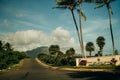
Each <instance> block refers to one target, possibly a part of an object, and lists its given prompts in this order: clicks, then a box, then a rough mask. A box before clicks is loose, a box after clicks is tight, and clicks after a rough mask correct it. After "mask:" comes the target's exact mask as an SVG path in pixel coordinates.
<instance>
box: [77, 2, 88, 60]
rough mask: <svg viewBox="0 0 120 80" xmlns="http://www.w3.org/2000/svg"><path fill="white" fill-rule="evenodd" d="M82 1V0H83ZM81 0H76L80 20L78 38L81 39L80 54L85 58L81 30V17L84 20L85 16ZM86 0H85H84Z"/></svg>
mask: <svg viewBox="0 0 120 80" xmlns="http://www.w3.org/2000/svg"><path fill="white" fill-rule="evenodd" d="M83 1H84V0H83ZM83 1H82V0H78V4H79V9H77V10H78V12H79V21H80V39H81V48H82V49H81V50H82V55H83V57H84V58H85V57H86V55H85V52H84V43H83V32H82V17H83V18H84V19H85V21H86V16H85V14H84V13H83V11H82V2H83ZM86 1H87V0H86Z"/></svg>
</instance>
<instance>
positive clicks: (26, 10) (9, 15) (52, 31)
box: [0, 0, 120, 55]
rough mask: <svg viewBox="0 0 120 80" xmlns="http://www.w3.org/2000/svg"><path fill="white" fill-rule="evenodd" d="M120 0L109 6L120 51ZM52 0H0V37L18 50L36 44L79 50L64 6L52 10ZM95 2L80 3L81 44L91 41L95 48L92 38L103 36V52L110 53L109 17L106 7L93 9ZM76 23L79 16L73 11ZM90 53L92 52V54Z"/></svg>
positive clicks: (36, 45) (75, 34)
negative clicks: (81, 12) (81, 15)
mask: <svg viewBox="0 0 120 80" xmlns="http://www.w3.org/2000/svg"><path fill="white" fill-rule="evenodd" d="M119 4H120V0H116V1H115V2H112V3H111V4H110V5H111V7H112V10H113V12H114V14H113V15H112V24H113V33H114V39H115V48H116V49H117V50H118V51H119V53H120V47H119V45H120V30H119V29H120V5H119ZM55 6H56V3H55V2H54V0H0V40H2V41H6V42H9V43H11V44H12V47H13V48H14V49H15V50H18V51H27V50H31V49H34V48H36V47H40V46H50V45H54V44H55V45H56V44H57V45H59V46H60V47H61V49H63V51H65V49H68V48H70V47H73V48H75V49H76V51H77V53H80V47H79V41H78V37H77V33H76V28H75V25H74V22H73V19H72V15H71V12H70V11H69V10H68V9H65V10H61V9H52V8H53V7H55ZM95 6H96V4H93V3H92V4H90V3H83V4H82V10H83V12H84V13H85V15H86V17H87V20H86V21H84V20H82V27H83V40H84V46H85V45H86V43H87V42H93V43H94V45H95V49H96V50H95V52H94V54H95V53H97V51H98V49H99V48H98V46H97V45H96V38H97V37H98V36H104V37H105V43H106V44H105V46H104V53H105V54H111V53H112V43H111V35H110V29H109V18H108V13H107V9H106V7H103V8H99V9H94V7H95ZM75 17H76V19H77V23H78V25H79V16H78V14H77V13H76V11H75ZM87 54H88V53H87ZM94 54H93V55H94Z"/></svg>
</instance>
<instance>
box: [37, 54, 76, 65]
mask: <svg viewBox="0 0 120 80" xmlns="http://www.w3.org/2000/svg"><path fill="white" fill-rule="evenodd" d="M38 58H39V59H40V60H41V61H43V62H45V63H47V64H52V65H55V66H65V65H69V66H75V58H71V57H70V58H69V57H68V58H66V57H65V56H63V55H62V56H60V55H59V56H57V57H55V56H51V55H46V54H39V55H38Z"/></svg>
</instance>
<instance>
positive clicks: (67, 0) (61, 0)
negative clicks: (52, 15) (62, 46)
mask: <svg viewBox="0 0 120 80" xmlns="http://www.w3.org/2000/svg"><path fill="white" fill-rule="evenodd" d="M55 1H56V2H57V5H58V6H57V7H54V8H60V9H69V10H70V11H71V14H72V17H73V20H74V24H75V27H76V31H77V35H78V39H79V43H80V47H81V46H82V43H81V37H80V32H79V28H78V25H77V22H76V19H75V15H74V9H76V5H77V2H76V1H75V0H55ZM81 50H82V47H81Z"/></svg>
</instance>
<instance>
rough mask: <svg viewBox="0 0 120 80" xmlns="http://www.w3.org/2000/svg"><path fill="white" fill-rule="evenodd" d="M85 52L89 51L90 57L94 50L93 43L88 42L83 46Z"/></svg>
mask: <svg viewBox="0 0 120 80" xmlns="http://www.w3.org/2000/svg"><path fill="white" fill-rule="evenodd" d="M85 49H86V51H89V52H90V53H89V54H90V56H91V52H92V51H94V50H95V46H94V44H93V42H88V43H87V44H86V46H85Z"/></svg>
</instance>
